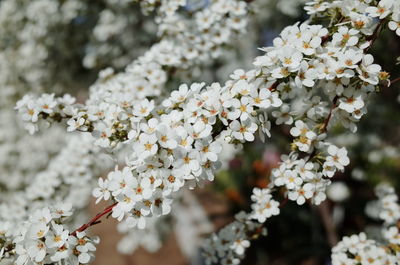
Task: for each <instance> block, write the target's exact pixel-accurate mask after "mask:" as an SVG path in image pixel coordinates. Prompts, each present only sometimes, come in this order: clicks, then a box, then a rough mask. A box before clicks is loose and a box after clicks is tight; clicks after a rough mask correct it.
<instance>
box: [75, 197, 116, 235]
mask: <svg viewBox="0 0 400 265" xmlns="http://www.w3.org/2000/svg"><path fill="white" fill-rule="evenodd" d="M117 204H118V203H117V202H116V203H114V204H112V205H110V206H108V207H107V208H105V209H104V210H103V211H102V212H100V213H98V214H96V216H95V217H93V218H92V219H91V220H90V221H89V222H88V223H86V224H84V225H82V226H81V227H79V228H78V229H76V230H75V231H74V232H72V233H70V235H71V236H76V233H77V232H83V231H85V230H86V229H87V228H89V227H91V226H92V225H95V224H97V223H98V222H99V220H100V219H101V218H102V217H103V216H104V215H106V214H109V213H110V212H111V211H112V209H113V208H114V207H115V206H116V205H117Z"/></svg>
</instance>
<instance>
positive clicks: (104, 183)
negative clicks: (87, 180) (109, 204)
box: [92, 178, 110, 204]
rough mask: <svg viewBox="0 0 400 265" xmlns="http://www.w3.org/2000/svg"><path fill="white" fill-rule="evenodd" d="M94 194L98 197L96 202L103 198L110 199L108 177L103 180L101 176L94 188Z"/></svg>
mask: <svg viewBox="0 0 400 265" xmlns="http://www.w3.org/2000/svg"><path fill="white" fill-rule="evenodd" d="M92 194H93V196H94V197H95V198H97V200H96V204H97V203H99V202H100V201H101V200H103V199H104V200H106V201H107V200H108V199H110V191H109V190H108V179H106V180H103V179H102V178H99V181H98V187H97V188H95V189H94V190H93V192H92Z"/></svg>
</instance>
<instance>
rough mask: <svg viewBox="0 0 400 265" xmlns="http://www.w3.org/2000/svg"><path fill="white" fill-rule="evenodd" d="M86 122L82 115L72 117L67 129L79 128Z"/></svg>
mask: <svg viewBox="0 0 400 265" xmlns="http://www.w3.org/2000/svg"><path fill="white" fill-rule="evenodd" d="M84 123H85V119H84V118H82V117H77V118H71V119H69V120H68V121H67V125H68V128H67V131H69V132H73V131H75V130H77V129H79V128H80V127H81V126H82V125H83V124H84Z"/></svg>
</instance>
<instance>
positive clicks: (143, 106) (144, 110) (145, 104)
mask: <svg viewBox="0 0 400 265" xmlns="http://www.w3.org/2000/svg"><path fill="white" fill-rule="evenodd" d="M153 109H154V101H153V100H151V101H149V100H148V99H144V100H141V101H139V102H138V103H137V104H135V106H134V108H133V110H132V113H133V115H135V116H138V117H146V116H148V115H149V114H150V112H151V111H152V110H153Z"/></svg>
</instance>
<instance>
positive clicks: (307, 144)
mask: <svg viewBox="0 0 400 265" xmlns="http://www.w3.org/2000/svg"><path fill="white" fill-rule="evenodd" d="M290 134H291V135H293V136H294V137H298V139H297V140H295V144H296V145H297V146H298V147H299V150H300V151H303V152H308V151H309V150H310V148H311V144H312V142H313V141H314V139H315V138H316V137H317V135H316V133H315V132H313V131H311V130H310V129H309V128H308V126H307V124H305V123H304V122H303V121H301V120H297V121H296V122H295V127H292V128H291V129H290Z"/></svg>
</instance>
